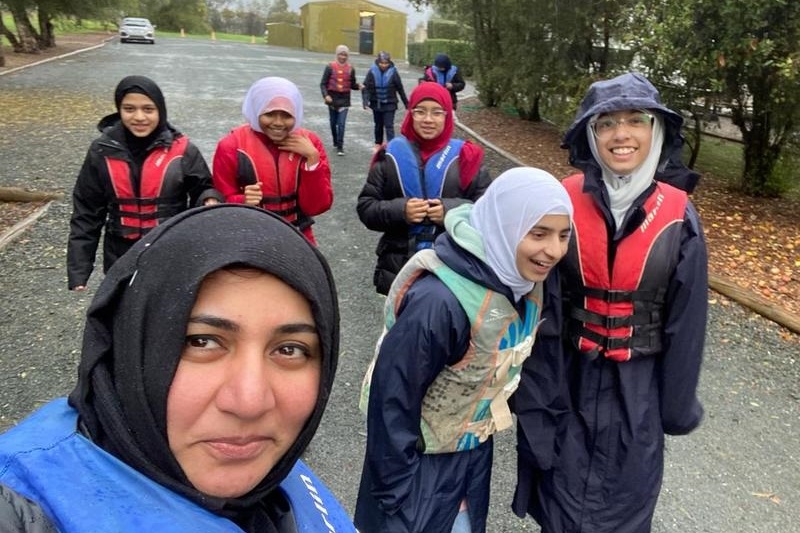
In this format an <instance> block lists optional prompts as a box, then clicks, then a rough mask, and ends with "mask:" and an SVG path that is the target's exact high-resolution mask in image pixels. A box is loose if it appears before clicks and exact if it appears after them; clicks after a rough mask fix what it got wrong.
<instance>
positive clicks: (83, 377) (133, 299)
mask: <svg viewBox="0 0 800 533" xmlns="http://www.w3.org/2000/svg"><path fill="white" fill-rule="evenodd" d="M244 236H246V238H245V237H244ZM299 266H302V268H298V267H299ZM338 343H339V315H338V306H337V299H336V291H335V287H334V283H333V279H332V277H331V272H330V269H329V267H328V265H327V263H326V261H325V259H324V258H323V257H322V255H321V254H320V253H319V252H318V251H317V250H316V248H315V247H314V246H313V245H312V244H310V243H309V242H308V241H307V240H306V239H305V238H304V237H303V235H302V234H301V233H300V232H298V231H297V230H295V229H294V228H293V227H292V226H291V225H290V224H289V223H287V222H285V221H284V220H283V219H282V218H281V217H279V216H278V215H275V214H273V213H270V212H267V211H264V210H261V209H258V208H255V207H251V206H243V205H231V204H220V205H217V206H213V207H206V208H198V209H192V210H189V211H186V212H184V213H182V214H180V215H177V216H175V217H173V218H171V219H169V220H168V221H166V222H165V223H164V224H161V225H159V226H158V227H157V228H155V229H154V230H153V231H151V232H150V233H148V234H147V235H146V236H145V237H144V238H143V239H142V240H141V241H140V242H138V243H137V244H136V245H134V246H133V248H131V250H129V251H128V253H126V254H125V255H124V256H123V257H122V258H120V260H119V261H117V262H116V263H115V264H114V266H113V267H112V268H111V269H110V270H109V272H108V274H107V276H106V277H105V279H104V280H103V282H102V284H101V285H100V287H99V289H98V292H97V294H96V296H95V298H94V300H93V302H92V304H91V306H90V308H89V310H88V314H87V319H86V327H85V332H84V342H83V349H82V353H81V362H80V367H79V370H78V383H77V385H76V387H75V389H74V390H73V391H72V393H71V394H70V396H69V398H62V399H57V400H54V401H52V402H50V403H48V404H46V405H45V406H44V407H42V408H41V409H39V410H38V411H36V412H35V413H34V414H33V415H31V416H30V417H29V418H27V419H26V420H24V421H22V422H21V423H20V424H19V425H17V426H16V427H14V428H12V429H11V430H9V431H8V432H6V433H4V434H3V435H0V530H2V531H21V532H27V533H32V532H44V531H60V532H66V533H69V532H75V533H85V532H87V531H115V532H128V531H130V532H137V533H140V532H142V531H152V532H156V531H158V532H162V531H166V532H186V533H190V532H191V533H195V532H198V531H202V532H204V533H207V532H223V531H224V532H242V531H245V532H253V533H254V532H259V533H262V532H271V533H289V532H292V533H295V532H306V533H319V532H325V531H337V532H339V531H345V532H354V531H355V530H354V528H353V526H352V523H351V522H350V520H349V519H348V517H347V514H346V512H345V511H344V510H343V509H342V508H341V507H340V506H339V504H338V503H337V501H336V499H335V498H334V497H333V496H332V495H331V494H330V493H329V492H328V490H327V489H326V488H325V486H324V485H323V483H322V481H321V480H319V479H318V478H317V477H316V476H315V475H314V474H313V473H312V472H311V471H310V470H309V468H308V467H307V466H305V464H303V462H302V461H300V456H301V454H302V453H303V450H305V448H306V446H307V445H308V443H309V441H310V440H311V438H312V436H313V435H314V432H315V431H316V429H317V426H318V425H319V422H320V418H321V417H322V413H323V411H324V409H325V404H326V402H327V399H328V397H329V394H330V390H331V386H332V383H333V378H334V373H335V370H336V365H337V354H338Z"/></svg>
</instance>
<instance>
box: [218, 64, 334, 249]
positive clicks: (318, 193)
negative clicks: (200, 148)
mask: <svg viewBox="0 0 800 533" xmlns="http://www.w3.org/2000/svg"><path fill="white" fill-rule="evenodd" d="M242 114H243V115H244V116H245V118H246V119H247V122H248V123H247V124H243V125H241V126H239V127H237V128H234V129H233V130H232V131H231V132H230V133H229V134H228V135H226V136H225V137H223V138H222V140H220V141H219V144H218V145H217V150H216V152H215V153H214V164H213V181H214V186H215V187H216V188H217V189H218V190H219V191H220V192H221V193H222V194H223V195H224V196H225V201H226V202H231V203H239V204H248V205H255V206H259V207H262V208H263V209H267V210H269V211H273V212H275V213H277V214H279V215H281V216H282V217H283V218H285V219H286V220H287V221H289V222H291V223H292V224H294V225H295V226H296V227H297V228H298V229H299V230H300V231H302V232H303V234H304V235H305V236H306V237H307V238H308V240H309V241H311V242H312V243H314V244H316V240H315V239H314V233H313V232H312V230H311V225H312V224H314V219H313V218H312V217H314V216H316V215H320V214H322V213H324V212H326V211H328V210H329V209H330V208H331V205H332V204H333V186H332V185H331V169H330V165H329V164H328V156H327V155H326V154H325V148H324V147H323V146H322V141H321V140H320V138H319V136H317V134H316V133H314V132H312V131H309V130H306V129H303V128H301V127H300V124H301V123H302V121H303V97H302V95H301V94H300V91H299V90H298V88H297V86H296V85H295V84H294V83H292V82H291V81H289V80H287V79H286V78H279V77H267V78H262V79H260V80H258V81H256V82H255V83H254V84H253V85H252V86H251V87H250V89H249V90H248V91H247V95H246V96H245V99H244V103H243V104H242Z"/></svg>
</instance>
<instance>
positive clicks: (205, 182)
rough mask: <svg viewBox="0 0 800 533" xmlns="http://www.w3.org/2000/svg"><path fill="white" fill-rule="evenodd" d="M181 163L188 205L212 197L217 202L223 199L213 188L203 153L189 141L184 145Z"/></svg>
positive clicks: (194, 205) (198, 203)
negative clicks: (184, 149) (184, 150)
mask: <svg viewBox="0 0 800 533" xmlns="http://www.w3.org/2000/svg"><path fill="white" fill-rule="evenodd" d="M181 164H182V168H183V182H184V186H185V187H186V192H187V193H188V194H189V207H197V206H201V205H203V202H205V201H206V200H207V199H209V198H214V199H216V200H217V201H219V202H224V201H225V198H224V197H223V196H222V194H221V193H220V192H219V191H217V190H216V189H215V188H214V184H213V183H212V181H211V171H210V170H209V169H208V164H206V160H205V159H203V154H201V153H200V150H198V148H197V146H195V145H194V144H192V143H191V142H189V143H188V145H187V146H186V152H184V154H183V159H182V160H181Z"/></svg>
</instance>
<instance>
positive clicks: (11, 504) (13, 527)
mask: <svg viewBox="0 0 800 533" xmlns="http://www.w3.org/2000/svg"><path fill="white" fill-rule="evenodd" d="M0 531H16V532H19V533H56V532H57V531H58V530H57V529H56V528H55V526H54V525H53V524H52V523H51V522H50V519H49V518H47V516H46V515H45V514H44V511H43V510H42V508H41V507H40V506H39V505H38V504H36V503H34V502H32V501H31V500H29V499H27V498H25V497H24V496H22V495H20V494H19V493H17V492H15V491H14V490H12V489H10V488H8V487H6V486H5V485H0Z"/></svg>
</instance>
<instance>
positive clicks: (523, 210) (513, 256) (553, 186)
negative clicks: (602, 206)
mask: <svg viewBox="0 0 800 533" xmlns="http://www.w3.org/2000/svg"><path fill="white" fill-rule="evenodd" d="M545 215H567V216H569V218H570V225H571V224H572V202H571V201H570V199H569V195H568V194H567V191H566V189H564V187H563V186H562V185H561V183H560V182H559V181H558V180H557V179H556V178H554V177H553V176H552V175H551V174H549V173H547V172H545V171H544V170H540V169H538V168H532V167H518V168H512V169H510V170H507V171H505V172H503V173H502V174H500V175H499V176H498V177H497V178H496V179H495V180H494V181H493V182H492V183H491V185H489V187H488V188H487V189H486V193H485V194H484V195H483V196H481V197H480V198H479V199H478V200H477V201H476V202H475V205H474V206H473V208H472V211H471V212H470V216H469V222H470V225H471V226H472V227H473V228H475V230H477V232H478V233H479V234H480V235H481V236H482V238H483V246H484V249H485V252H486V262H487V264H488V265H489V267H490V268H491V269H492V270H493V271H494V273H495V275H496V276H497V277H498V278H499V279H500V281H501V282H503V284H504V285H506V286H507V287H508V288H509V289H511V291H512V292H513V293H514V301H517V300H519V299H520V298H521V297H522V296H524V295H525V294H527V293H529V292H530V291H531V290H533V286H534V285H535V284H534V282H532V281H528V280H527V279H525V278H523V277H522V275H521V274H520V273H519V270H517V247H518V246H519V243H520V242H521V241H522V239H523V238H524V237H525V235H527V234H528V232H529V231H530V230H531V228H533V227H534V226H535V225H536V224H538V222H539V221H540V220H541V219H542V217H544V216H545Z"/></svg>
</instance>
